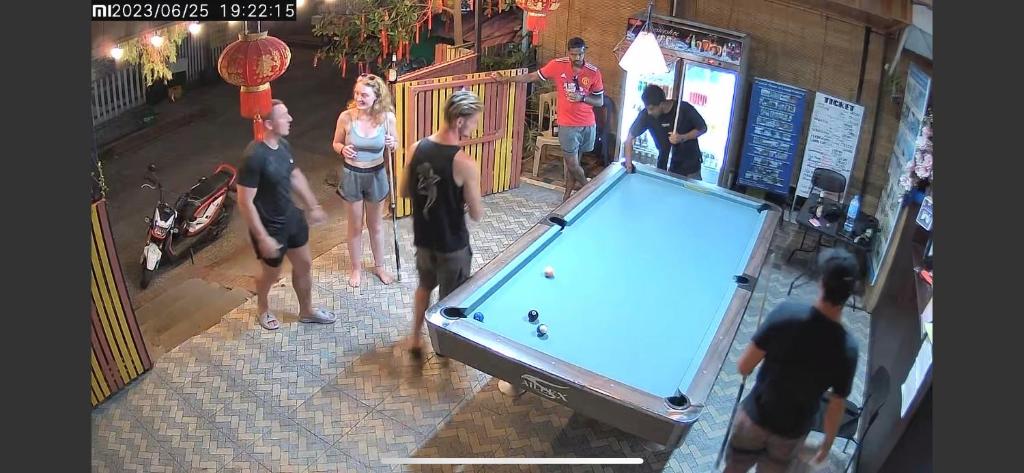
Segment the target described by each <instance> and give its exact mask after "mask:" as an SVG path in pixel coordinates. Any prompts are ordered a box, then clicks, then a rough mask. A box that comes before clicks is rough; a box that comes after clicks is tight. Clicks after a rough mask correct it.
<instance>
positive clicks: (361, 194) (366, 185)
mask: <svg viewBox="0 0 1024 473" xmlns="http://www.w3.org/2000/svg"><path fill="white" fill-rule="evenodd" d="M390 190H391V186H390V185H389V184H388V172H387V170H385V169H384V165H383V164H381V165H378V166H373V167H371V168H366V169H362V168H358V167H355V166H352V165H350V164H348V163H345V166H344V167H342V168H341V183H340V184H339V185H338V195H340V196H341V198H342V199H345V200H346V201H348V202H358V201H360V200H365V201H367V202H380V201H382V200H384V198H385V197H387V196H388V192H390Z"/></svg>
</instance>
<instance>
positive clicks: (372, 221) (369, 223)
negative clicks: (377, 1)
mask: <svg viewBox="0 0 1024 473" xmlns="http://www.w3.org/2000/svg"><path fill="white" fill-rule="evenodd" d="M394 133H395V108H394V106H393V105H392V102H391V93H390V92H389V91H388V87H387V84H386V83H385V82H384V81H383V80H381V78H380V77H377V76H375V75H373V74H363V75H360V76H359V78H358V79H357V80H356V85H355V88H354V89H353V99H352V101H351V102H350V103H349V108H348V109H347V110H345V111H344V112H341V115H340V116H338V125H337V128H335V130H334V143H333V144H334V152H336V153H338V154H339V155H340V156H341V157H342V158H343V159H344V161H345V162H344V165H343V167H342V169H341V179H340V183H339V186H338V195H340V196H341V198H342V200H343V201H344V202H345V214H346V216H347V218H348V252H349V256H350V258H351V259H352V267H351V271H350V272H349V278H348V284H349V286H352V287H359V284H360V282H361V279H362V272H363V262H362V256H363V225H364V222H365V225H366V229H367V230H368V231H369V234H370V251H371V252H372V253H373V269H372V270H371V272H372V273H373V274H375V275H376V276H377V277H378V278H379V279H380V280H381V282H383V283H384V284H391V283H392V282H393V281H394V276H393V275H392V274H391V273H389V272H388V271H387V270H386V269H385V268H384V265H385V264H386V262H385V260H384V239H383V235H382V234H381V226H382V220H383V211H384V209H386V208H387V201H386V199H387V197H388V193H389V192H391V184H390V182H389V179H388V172H387V170H386V169H385V165H386V160H385V159H384V149H385V147H386V148H388V149H390V150H392V151H394V149H395V147H397V146H398V140H397V139H396V138H395V135H394Z"/></svg>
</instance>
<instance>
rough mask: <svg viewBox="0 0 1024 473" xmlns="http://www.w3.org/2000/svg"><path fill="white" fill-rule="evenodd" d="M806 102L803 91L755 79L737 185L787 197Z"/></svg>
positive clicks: (805, 92) (805, 95) (804, 91)
mask: <svg viewBox="0 0 1024 473" xmlns="http://www.w3.org/2000/svg"><path fill="white" fill-rule="evenodd" d="M806 100H807V91H806V90H804V89H801V88H797V87H793V86H790V85H786V84H781V83H779V82H773V81H770V80H766V79H760V78H756V79H754V86H753V89H752V90H751V92H750V107H749V108H748V112H747V131H746V135H745V136H744V139H743V155H742V156H741V161H740V173H739V177H738V179H737V180H738V182H739V183H740V184H742V185H745V186H750V187H756V188H759V189H764V190H767V191H769V192H773V193H776V194H783V195H786V194H789V183H790V178H791V176H792V175H793V161H794V160H795V159H796V147H797V145H799V143H800V133H802V132H803V122H804V108H805V105H804V104H805V103H806Z"/></svg>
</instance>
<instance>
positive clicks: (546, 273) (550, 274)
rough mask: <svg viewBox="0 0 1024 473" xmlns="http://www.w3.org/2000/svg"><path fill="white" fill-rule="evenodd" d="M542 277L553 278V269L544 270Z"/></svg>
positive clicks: (549, 267)
mask: <svg viewBox="0 0 1024 473" xmlns="http://www.w3.org/2000/svg"><path fill="white" fill-rule="evenodd" d="M544 277H546V278H548V279H551V278H553V277H555V268H552V267H551V266H548V267H546V268H544Z"/></svg>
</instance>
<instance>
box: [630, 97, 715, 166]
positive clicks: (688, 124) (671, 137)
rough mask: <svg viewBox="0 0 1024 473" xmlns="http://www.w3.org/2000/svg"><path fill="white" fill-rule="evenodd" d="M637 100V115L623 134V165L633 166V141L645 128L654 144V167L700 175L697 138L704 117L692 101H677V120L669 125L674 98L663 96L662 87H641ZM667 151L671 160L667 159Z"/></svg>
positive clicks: (704, 125)
mask: <svg viewBox="0 0 1024 473" xmlns="http://www.w3.org/2000/svg"><path fill="white" fill-rule="evenodd" d="M641 100H643V102H644V107H645V108H644V110H642V111H641V112H640V114H639V115H637V117H636V120H634V121H633V125H632V126H630V127H629V134H628V135H627V136H626V143H625V149H624V150H623V152H624V153H625V157H626V162H625V163H624V165H625V166H626V169H629V170H630V171H632V170H633V141H634V140H635V139H636V138H637V137H639V136H641V135H643V134H644V132H645V131H649V132H650V133H651V136H652V137H653V138H654V145H655V146H656V147H657V148H658V169H668V170H669V171H670V172H674V173H676V174H680V175H682V176H684V177H688V178H690V179H700V177H701V176H700V165H701V162H702V161H703V160H702V159H701V154H700V145H699V144H698V143H697V138H699V137H700V135H703V134H704V133H705V132H707V131H708V125H707V123H705V122H704V117H702V116H700V113H698V112H697V109H695V108H693V105H690V104H689V103H687V102H685V101H679V102H678V105H679V120H678V121H677V122H676V127H675V129H674V130H673V129H672V121H673V120H675V118H676V108H677V107H676V101H675V100H669V99H666V98H665V91H664V90H662V89H661V87H658V86H656V85H653V84H650V85H648V86H647V87H645V88H644V91H643V94H642V95H641ZM670 155H671V158H672V162H671V163H669V157H670Z"/></svg>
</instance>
